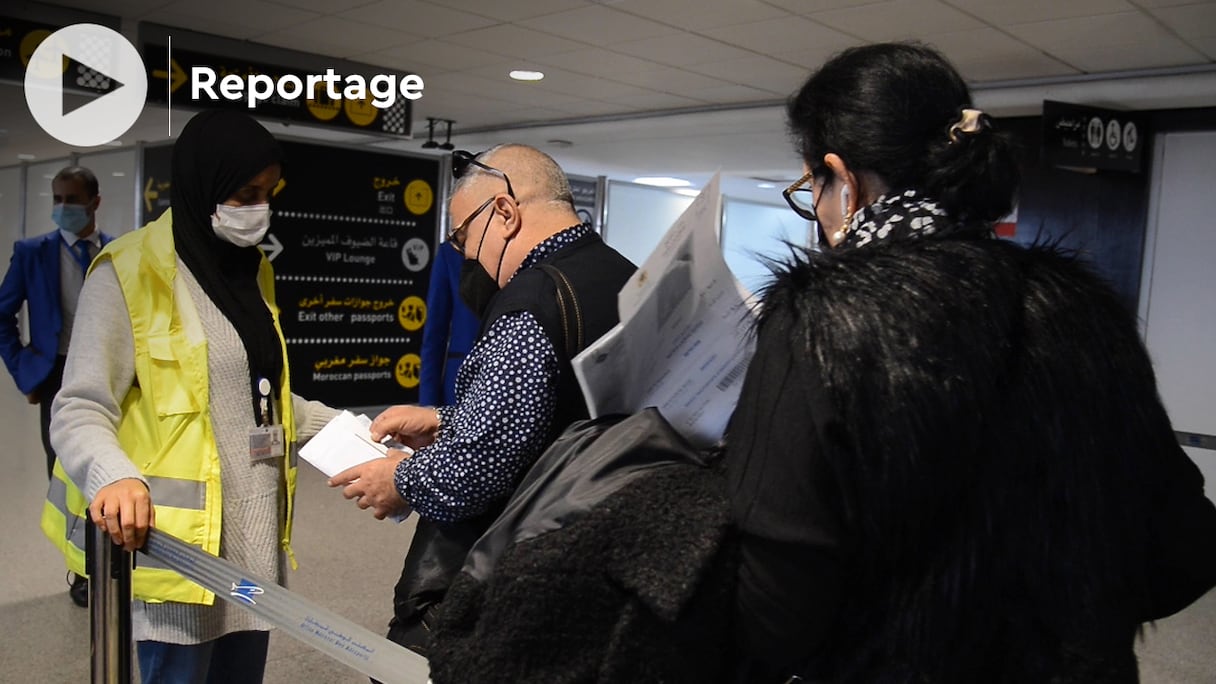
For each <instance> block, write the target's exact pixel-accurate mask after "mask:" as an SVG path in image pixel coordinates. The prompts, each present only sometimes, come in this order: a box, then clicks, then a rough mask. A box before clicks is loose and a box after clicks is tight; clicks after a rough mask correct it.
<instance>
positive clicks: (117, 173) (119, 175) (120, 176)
mask: <svg viewBox="0 0 1216 684" xmlns="http://www.w3.org/2000/svg"><path fill="white" fill-rule="evenodd" d="M110 175H111V176H114V177H115V178H122V177H123V176H125V175H127V174H126V172H123V171H115V172H113V173H111V174H110Z"/></svg>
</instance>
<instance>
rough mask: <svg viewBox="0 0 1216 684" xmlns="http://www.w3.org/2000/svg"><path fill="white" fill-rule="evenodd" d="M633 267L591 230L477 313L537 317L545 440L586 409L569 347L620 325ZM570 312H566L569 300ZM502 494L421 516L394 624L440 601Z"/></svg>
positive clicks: (485, 322)
mask: <svg viewBox="0 0 1216 684" xmlns="http://www.w3.org/2000/svg"><path fill="white" fill-rule="evenodd" d="M541 265H548V266H552V267H554V268H556V269H557V270H558V271H560V272H561V275H560V276H554V275H550V273H547V272H546V271H545V269H542V268H540V266H541ZM635 270H637V267H636V266H634V265H633V264H632V263H630V261H629V260H628V259H626V258H625V257H623V256H621V255H620V253H618V252H617V251H616V250H614V249H612V248H611V247H609V246H608V245H606V244H604V241H603V240H601V239H600V236H599V235H597V234H595V233H591V234H588V235H585V236H583V237H581V238H579V239H578V240H576V241H575V242H573V243H572V244H570V245H567V246H566V247H563V248H561V249H559V250H558V251H556V252H554V253H553V254H550V255H549V256H547V257H545V258H544V259H541V260H540V261H539V262H538V263H537V264H534V265H533V266H532V267H529V268H527V269H525V270H523V271H520V272H518V273H516V274H515V276H514V277H513V278H512V279H511V282H509V283H507V286H506V287H504V288H503V289H502V290H501V291H499V292H498V294H496V295H494V298H493V299H491V300H490V304H489V307H488V308H487V310H486V313H485V315H484V316H483V317H482V324H481V335H482V336H484V335H485V333H486V331H487V330H489V329H490V328H491V326H493V325H494V323H495V321H497V320H498V319H499V318H501V317H502V316H504V315H506V314H508V313H513V312H517V311H527V312H529V313H531V314H532V316H533V317H534V318H536V320H537V321H538V322H539V323H540V325H541V327H542V328H543V329H544V331H545V334H546V335H547V336H548V337H549V341H550V342H552V344H553V350H554V352H555V353H556V354H557V361H558V368H559V370H558V383H557V408H556V412H555V414H554V417H553V423H552V425H551V427H550V430H549V436H548V439H547V440H546V445H547V444H549V443H552V441H553V440H554V439H556V438H557V436H558V435H559V434H561V433H562V431H563V430H565V429H566V427H567V426H569V425H570V424H571V423H573V422H574V421H576V420H580V419H583V418H586V417H587V416H588V411H587V406H586V404H585V403H584V401H583V394H582V391H581V390H580V389H579V386H578V381H577V380H575V378H574V371H573V370H572V368H571V366H570V358H571V354H570V352H571V351H576V350H580V349H581V347H585V346H586V345H588V344H590V343H592V342H594V341H595V340H596V339H598V338H599V337H601V336H602V335H603V334H604V333H606V332H608V331H609V330H611V329H612V327H613V326H615V325H616V324H617V322H618V321H619V318H618V316H617V293H618V292H620V291H621V288H622V287H624V285H625V282H626V281H627V280H628V279H629V276H631V275H632V274H633V272H634V271H635ZM563 276H564V278H565V279H566V280H567V281H568V282H569V284H570V286H571V288H572V289H573V290H574V293H575V298H576V299H577V301H578V311H579V316H578V319H579V321H578V322H581V328H582V344H581V345H578V344H577V342H571V341H568V340H567V339H566V337H567V336H566V333H565V330H566V329H567V328H570V329H577V323H578V322H576V324H575V325H563V321H562V313H561V308H560V307H559V305H558V302H557V291H558V287H557V284H556V282H555V281H554V277H563ZM567 313H568V315H567V318H569V313H570V307H569V305H567ZM568 342H569V344H568ZM537 455H538V456H539V454H537ZM526 473H527V468H524V469H522V470H521V471H520V473H519V475H518V478H519V479H522V478H523V476H524V475H525V474H526ZM507 498H509V496H508V497H504V499H503V500H502V501H498V502H496V503H494V504H493V505H492V506H491V507H490V508H489V509H488V510H487V511H486V512H485V513H482V514H481V515H479V516H477V517H475V518H471V519H468V520H462V521H459V522H455V523H439V522H434V521H431V520H425V519H420V520H419V521H418V527H417V530H416V531H415V532H414V539H413V541H412V542H411V543H410V548H409V551H408V552H407V553H406V557H405V567H404V568H403V569H402V573H401V579H400V581H398V583H397V587H396V591H395V594H394V598H393V604H394V615H395V617H394V622H395V623H409V622H413V621H417V620H420V619H422V617H423V614H424V613H426V612H427V611H428V610H431V609H433V608H434V607H435V606H437V605H438V603H439V602H441V601H442V600H443V596H444V594H445V593H446V592H447V588H448V586H449V585H450V584H451V583H452V580H453V579H454V578H455V576H456V573H458V572H459V571H460V567H461V566H462V565H463V564H464V558H465V556H466V555H467V554H468V550H469V549H470V548H471V547H472V545H473V543H474V542H475V541H477V539H478V538H479V537H480V536H481V535H482V534H483V533H484V532H485V531H486V529H487V528H488V527H489V526H490V523H492V522H493V521H494V519H495V518H497V517H498V514H499V513H500V512H501V511H502V507H503V505H504V504H505V503H506V500H507ZM391 636H392V633H391V632H390V637H391ZM411 646H412V645H411Z"/></svg>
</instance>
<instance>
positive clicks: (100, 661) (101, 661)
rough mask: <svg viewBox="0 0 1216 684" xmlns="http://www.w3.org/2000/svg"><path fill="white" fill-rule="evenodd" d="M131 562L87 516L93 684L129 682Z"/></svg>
mask: <svg viewBox="0 0 1216 684" xmlns="http://www.w3.org/2000/svg"><path fill="white" fill-rule="evenodd" d="M132 562H133V556H132V554H131V553H130V552H128V551H125V550H124V549H123V548H122V547H121V546H118V545H116V544H114V543H113V542H111V541H110V536H109V535H108V534H107V533H106V531H105V530H104V529H101V528H99V527H97V526H96V525H94V524H93V521H92V519H91V517H90V516H89V514H88V512H86V513H85V568H86V570H87V571H88V575H89V648H90V661H91V673H92V676H91V679H90V681H91V682H92V684H120V683H121V684H130V682H131V567H132V565H131V564H132Z"/></svg>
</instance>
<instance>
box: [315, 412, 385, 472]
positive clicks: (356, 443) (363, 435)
mask: <svg viewBox="0 0 1216 684" xmlns="http://www.w3.org/2000/svg"><path fill="white" fill-rule="evenodd" d="M371 425H372V421H371V419H370V418H368V417H367V416H364V415H358V416H356V415H355V414H353V413H351V412H350V411H343V412H342V413H339V414H338V415H337V416H334V418H333V419H332V420H330V421H329V422H328V423H326V424H325V427H323V428H321V431H320V432H318V433H317V434H316V435H314V436H313V438H312V439H310V440H308V443H307V444H305V445H304V446H303V447H301V448H300V457H301V458H303V459H304V460H305V461H308V462H309V463H311V464H313V465H314V466H315V467H316V468H317V470H320V471H321V472H323V473H325V475H326V477H333V476H334V475H337V474H338V473H340V472H342V471H343V470H346V469H347V468H353V467H355V466H357V465H359V464H360V463H367V462H368V461H370V460H372V459H373V458H384V457H385V456H387V455H388V447H386V446H384V445H383V444H377V443H375V442H373V441H372V434H371Z"/></svg>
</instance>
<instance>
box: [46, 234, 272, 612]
mask: <svg viewBox="0 0 1216 684" xmlns="http://www.w3.org/2000/svg"><path fill="white" fill-rule="evenodd" d="M172 221H173V219H172V215H171V212H170V211H166V212H165V213H164V214H163V215H162V216H161V217H160V218H159V219H157V220H156V221H153V222H152V223H150V224H148V225H147V226H145V227H144V228H142V229H140V230H137V231H134V232H132V233H129V234H127V235H124V236H122V237H120V238H118V239H116V240H114V241H112V242H111V243H110V244H109V245H107V246H106V248H105V249H103V250H102V251H101V253H100V254H99V255H98V256H97V261H103V260H109V261H110V262H111V263H112V264H113V265H114V270H115V272H116V273H117V274H118V282H119V284H120V286H121V287H122V293H123V296H124V298H125V299H126V303H127V312H128V314H129V315H130V319H131V330H132V332H133V333H134V339H135V382H134V383H133V385H132V386H131V389H130V390H128V391H127V395H126V397H124V398H123V400H122V418H121V420H120V422H119V425H118V442H119V444H121V445H122V448H123V450H124V451H125V452H126V453H127V456H128V457H129V458H130V459H131V460H132V461H133V462H134V463H135V464H136V466H137V467H138V468H139V471H140V473H141V474H142V475H143V476H144V478H145V479H146V480H147V482H148V488H149V491H150V493H151V497H152V503H153V505H155V507H156V528H157V529H159V530H161V531H163V532H166V533H168V534H171V535H173V536H175V537H177V538H179V539H182V540H184V541H186V542H188V543H190V544H193V545H195V546H198V547H200V548H202V549H204V550H205V551H207V553H210V554H212V555H215V556H218V555H219V551H220V524H221V519H220V518H221V506H220V496H221V491H220V489H221V488H220V458H219V451H218V449H217V447H216V443H215V436H214V435H213V434H212V428H211V411H210V407H209V404H208V396H209V392H208V373H207V341H206V339H205V337H204V336H203V331H202V324H201V322H200V321H199V318H198V314H197V312H196V311H195V309H194V304H193V301H192V300H191V299H190V295H189V293H188V292H187V291H186V289H185V285H184V284H183V283H182V282H181V281H179V280H178V278H177V261H176V251H175V250H174V247H173V230H172V225H173V224H172ZM258 285H259V287H260V288H261V290H262V294H263V296H264V298H265V299H266V301H267V303H268V304H269V306H270V310H271V312H272V313H273V315H274V325H275V329H276V330H278V332H279V339H280V341H281V340H282V337H283V333H282V330H281V329H280V328H279V309H278V307H277V306H276V305H275V303H274V274H273V272H272V271H271V268H270V263H269V262H268V261H267V260H266V258H265V257H263V258H262V263H261V266H260V268H259V269H258ZM283 358H284V359H286V358H287V349H286V345H285V344H284V346H283ZM281 380H282V391H281V392H280V401H279V406H278V409H279V412H278V415H280V416H282V423H283V429H284V431H285V433H286V434H285V437H286V443H287V444H288V445H289V448H287V449H285V451H286V452H287V455H286V456H285V457H284V463H283V473H284V486H285V489H286V492H287V496H286V501H287V510H286V514H285V516H284V517H283V520H284V524H283V529H282V531H281V535H280V543H281V545H282V548H283V550H284V551H285V552H287V554H288V556H289V557H290V556H291V548H290V541H291V519H292V502H293V499H294V494H295V485H296V468H295V459H294V458H293V456H294V443H295V421H294V417H293V415H292V405H291V387H290V385H289V383H288V370H287V367H286V363H284V368H283V377H282V379H281ZM87 508H88V502H87V501H86V500H85V498H84V495H83V494H82V493H81V491H80V490H79V489H78V488H77V487H76V486H75V484H73V483H72V481H71V480H70V479H69V478H68V476H67V473H66V472H65V471H64V469H63V467H62V466H61V465H60V464H59V463H58V462H56V463H55V469H54V474H53V476H52V478H51V484H50V488H49V490H48V493H47V502H46V504H45V505H44V506H43V511H42V531H43V532H44V533H45V534H46V535H47V536H48V537H49V538H50V539H51V541H52V542H53V543H54V544H55V545H56V546H57V547H59V549H60V550H61V551H62V552H63V554H64V557H65V558H66V559H67V564H68V568H69V569H70V570H71V571H72V572H75V573H77V574H80V575H83V574H86V573H85V559H84V548H85V516H86V515H87V514H88V513H87ZM293 565H294V561H293ZM132 584H133V592H134V594H135V597H136V598H138V599H142V600H145V601H151V602H160V601H177V602H180V603H201V604H207V605H210V604H211V603H213V602H214V601H215V595H214V594H212V593H211V592H209V591H207V590H205V589H203V588H202V587H200V586H198V585H197V584H195V583H193V582H191V581H189V580H187V579H184V578H183V577H182V576H181V575H179V574H177V573H176V572H175V571H173V570H172V569H169V568H168V567H166V566H164V565H161V564H159V562H158V561H156V559H153V558H150V557H148V556H140V558H139V559H138V562H137V563H136V569H135V572H134V574H133V576H132Z"/></svg>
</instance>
